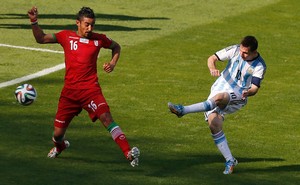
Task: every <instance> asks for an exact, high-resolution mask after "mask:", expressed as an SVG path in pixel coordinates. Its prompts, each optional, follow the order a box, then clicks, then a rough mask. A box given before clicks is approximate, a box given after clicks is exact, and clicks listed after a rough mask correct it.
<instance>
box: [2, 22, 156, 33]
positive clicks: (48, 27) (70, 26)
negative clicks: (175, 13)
mask: <svg viewBox="0 0 300 185" xmlns="http://www.w3.org/2000/svg"><path fill="white" fill-rule="evenodd" d="M41 27H42V29H44V30H76V29H77V27H76V25H75V23H74V24H66V25H47V24H43V25H42V26H41ZM0 28H5V29H31V26H30V25H28V24H0ZM94 30H97V31H139V30H160V28H148V27H140V28H132V27H127V26H117V25H108V24H100V25H99V24H98V25H97V24H96V25H95V27H94Z"/></svg>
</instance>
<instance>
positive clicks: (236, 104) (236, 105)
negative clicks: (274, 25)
mask: <svg viewBox="0 0 300 185" xmlns="http://www.w3.org/2000/svg"><path fill="white" fill-rule="evenodd" d="M218 93H224V92H221V91H215V92H211V94H210V95H209V97H208V99H211V98H212V97H214V96H215V95H216V94H218ZM225 93H228V94H229V97H230V100H229V103H228V104H227V106H226V107H225V108H224V109H220V108H219V107H216V108H214V109H213V110H210V111H207V112H205V113H204V116H205V120H206V121H207V120H208V116H209V115H210V114H211V113H218V114H220V115H221V116H222V117H223V119H224V118H225V114H231V113H234V112H236V111H238V110H240V109H241V108H242V107H243V106H245V105H246V104H247V98H246V99H242V95H241V94H240V93H236V92H233V91H225Z"/></svg>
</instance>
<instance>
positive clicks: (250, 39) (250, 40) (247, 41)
mask: <svg viewBox="0 0 300 185" xmlns="http://www.w3.org/2000/svg"><path fill="white" fill-rule="evenodd" d="M241 44H242V46H244V47H249V48H250V51H255V50H257V48H258V42H257V40H256V38H255V37H254V36H246V37H244V38H243V39H242V41H241Z"/></svg>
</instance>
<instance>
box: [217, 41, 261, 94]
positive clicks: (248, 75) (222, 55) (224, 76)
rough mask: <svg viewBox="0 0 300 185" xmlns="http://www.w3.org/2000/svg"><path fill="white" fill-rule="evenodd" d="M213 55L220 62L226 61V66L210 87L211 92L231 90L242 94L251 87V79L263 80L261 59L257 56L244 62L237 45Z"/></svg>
mask: <svg viewBox="0 0 300 185" xmlns="http://www.w3.org/2000/svg"><path fill="white" fill-rule="evenodd" d="M215 55H216V56H217V57H218V59H219V60H220V61H226V60H228V64H227V66H226V68H225V69H224V70H223V71H222V73H221V76H220V77H219V78H218V79H217V80H216V82H215V83H214V85H213V86H212V91H227V90H231V91H234V92H235V93H239V94H242V91H243V90H246V89H249V88H250V87H251V84H252V78H253V77H257V78H259V79H260V80H262V79H263V78H264V74H265V72H266V64H265V62H264V60H263V58H262V57H261V56H260V55H258V57H256V58H255V59H254V60H252V61H244V60H243V59H242V57H241V55H240V45H239V44H238V45H232V46H229V47H227V48H224V49H222V50H220V51H218V52H216V53H215Z"/></svg>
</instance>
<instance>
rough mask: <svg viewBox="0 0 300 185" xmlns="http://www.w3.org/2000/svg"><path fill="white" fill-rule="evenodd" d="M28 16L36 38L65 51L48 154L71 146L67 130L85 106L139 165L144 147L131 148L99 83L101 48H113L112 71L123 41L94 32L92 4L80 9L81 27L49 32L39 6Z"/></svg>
mask: <svg viewBox="0 0 300 185" xmlns="http://www.w3.org/2000/svg"><path fill="white" fill-rule="evenodd" d="M28 16H29V18H30V21H31V26H32V32H33V35H34V37H35V40H36V42H38V43H40V44H46V43H59V44H60V45H61V46H62V47H63V49H64V53H65V65H66V74H65V84H64V87H63V89H62V92H61V95H60V98H59V103H58V110H57V113H56V116H55V121H54V134H53V137H52V140H53V142H54V148H52V149H51V150H50V152H49V154H48V157H50V158H56V157H57V156H58V155H59V154H60V153H61V152H62V151H63V150H64V149H66V148H67V147H69V146H70V143H69V142H68V141H67V140H65V133H66V130H67V128H68V126H69V124H70V122H71V120H72V119H73V118H74V117H75V116H77V115H78V114H79V113H80V112H81V111H82V109H85V110H86V111H87V112H88V114H89V116H90V118H91V120H92V121H93V122H94V121H96V120H97V119H99V120H100V121H101V122H102V124H103V125H104V127H105V128H107V130H108V131H109V132H110V133H111V135H112V138H113V139H114V141H115V142H116V143H117V144H118V145H119V147H120V148H121V149H122V151H123V153H124V155H125V157H126V158H127V159H128V160H129V161H130V164H131V165H132V166H133V167H134V166H137V165H138V157H139V154H140V151H139V149H138V148H137V147H133V148H130V146H129V144H128V141H127V139H126V137H125V134H124V133H123V132H122V130H121V128H120V127H119V126H118V125H117V123H116V122H115V121H114V120H113V118H112V115H111V113H110V109H109V106H108V104H107V102H106V100H105V98H104V96H103V94H102V91H101V87H100V85H99V83H98V75H97V57H98V54H99V52H100V49H101V48H105V49H110V50H111V51H112V58H111V61H110V62H108V63H104V64H103V70H104V71H106V72H107V73H110V72H112V71H113V70H114V68H115V66H116V64H117V62H118V60H119V57H120V51H121V47H120V45H119V44H118V43H117V42H115V41H113V40H112V39H110V38H108V37H106V35H104V34H98V33H94V32H93V28H94V25H95V20H96V18H95V14H94V12H93V10H92V9H91V8H89V7H82V8H81V10H80V11H79V12H78V14H77V20H76V25H77V31H70V30H63V31H60V32H58V33H54V34H45V33H44V32H43V30H42V29H41V28H40V26H39V25H38V20H37V18H38V10H37V8H36V7H32V8H31V9H30V10H29V11H28Z"/></svg>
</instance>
